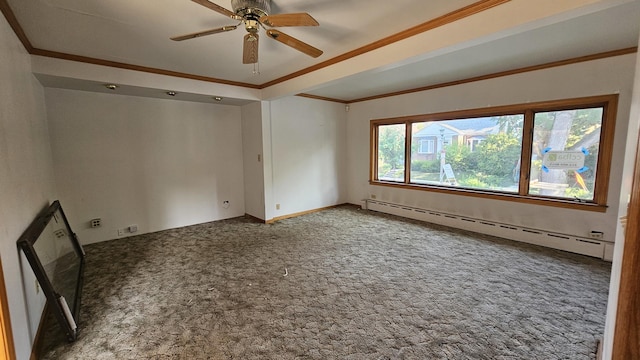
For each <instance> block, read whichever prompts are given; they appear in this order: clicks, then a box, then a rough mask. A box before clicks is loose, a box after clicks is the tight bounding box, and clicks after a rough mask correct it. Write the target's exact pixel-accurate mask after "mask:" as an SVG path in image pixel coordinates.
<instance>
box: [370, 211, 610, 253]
mask: <svg viewBox="0 0 640 360" xmlns="http://www.w3.org/2000/svg"><path fill="white" fill-rule="evenodd" d="M362 207H363V208H364V209H368V210H372V211H378V212H382V213H386V214H391V215H397V216H402V217H406V218H410V219H414V220H421V221H426V222H430V223H434V224H440V225H445V226H450V227H453V228H457V229H462V230H468V231H473V232H477V233H481V234H487V235H493V236H497V237H501V238H505V239H509V240H516V241H522V242H525V243H529V244H535V245H540V246H546V247H550V248H554V249H558V250H564V251H569V252H573V253H577V254H582V255H587V256H592V257H597V258H601V259H604V260H608V261H611V259H612V257H613V243H610V242H607V241H599V240H594V239H590V238H587V237H580V236H575V235H568V234H559V233H553V232H549V231H546V230H541V229H532V228H526V227H521V226H517V225H513V224H503V223H498V222H493V221H487V220H483V219H474V218H470V217H465V216H459V215H453V214H448V213H443V212H438V211H432V210H428V209H421V208H415V207H409V206H405V205H400V204H394V203H389V202H384V201H379V200H372V199H367V200H363V204H362Z"/></svg>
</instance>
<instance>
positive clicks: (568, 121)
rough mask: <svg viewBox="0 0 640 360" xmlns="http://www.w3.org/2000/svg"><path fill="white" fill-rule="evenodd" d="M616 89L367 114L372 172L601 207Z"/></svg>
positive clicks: (469, 191)
mask: <svg viewBox="0 0 640 360" xmlns="http://www.w3.org/2000/svg"><path fill="white" fill-rule="evenodd" d="M616 107H617V96H616V95H611V96H598V97H590V98H580V99H570V100H561V101H549V102H542V103H534V104H532V103H529V104H523V105H511V106H502V107H494V108H485V109H477V110H465V111H458V112H451V113H439V114H428V115H419V116H411V117H407V118H397V119H380V120H372V121H371V134H372V137H371V139H372V141H371V144H372V146H371V158H372V161H371V168H372V169H371V179H370V182H371V183H372V184H374V185H388V186H400V187H410V188H414V189H423V190H427V191H441V192H442V191H444V192H457V193H460V194H465V195H470V196H482V197H491V198H501V199H506V200H513V201H526V202H534V203H542V204H548V205H557V206H564V207H578V208H584V209H591V210H596V211H604V209H605V208H606V195H607V186H608V184H607V183H608V177H609V169H610V166H609V164H610V162H611V147H612V144H613V130H614V127H615V111H616Z"/></svg>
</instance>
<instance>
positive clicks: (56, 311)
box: [18, 200, 85, 341]
mask: <svg viewBox="0 0 640 360" xmlns="http://www.w3.org/2000/svg"><path fill="white" fill-rule="evenodd" d="M18 246H19V247H20V249H21V250H22V251H23V252H24V254H25V257H26V258H27V260H28V261H29V265H31V268H32V269H33V272H34V274H35V275H36V278H37V279H38V282H39V283H40V287H41V288H42V290H43V292H44V294H45V296H46V297H47V304H48V305H49V308H50V309H51V311H52V312H53V315H54V316H55V318H56V319H57V321H58V323H59V324H60V327H61V329H62V331H63V332H64V333H65V335H66V337H67V340H69V341H74V340H75V339H76V337H77V333H78V320H79V314H80V295H81V291H82V276H83V271H84V262H85V253H84V250H83V249H82V246H81V245H80V243H79V242H78V238H77V236H76V234H75V233H74V232H73V231H72V230H71V227H70V226H69V222H68V221H67V218H66V216H65V214H64V211H63V210H62V206H61V205H60V202H59V201H58V200H56V201H54V202H53V204H51V206H49V208H48V209H46V210H45V211H44V212H43V213H42V214H41V215H39V216H38V217H36V219H34V221H33V222H32V223H31V225H30V226H29V227H28V228H27V230H26V231H25V232H24V233H23V234H22V236H21V237H20V239H18Z"/></svg>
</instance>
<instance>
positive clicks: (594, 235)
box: [589, 230, 604, 240]
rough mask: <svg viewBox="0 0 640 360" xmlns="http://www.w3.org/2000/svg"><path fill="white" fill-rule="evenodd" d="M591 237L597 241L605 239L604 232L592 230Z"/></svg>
mask: <svg viewBox="0 0 640 360" xmlns="http://www.w3.org/2000/svg"><path fill="white" fill-rule="evenodd" d="M589 237H590V238H592V239H596V240H602V239H603V238H604V233H603V232H602V231H595V230H592V231H591V232H590V233H589Z"/></svg>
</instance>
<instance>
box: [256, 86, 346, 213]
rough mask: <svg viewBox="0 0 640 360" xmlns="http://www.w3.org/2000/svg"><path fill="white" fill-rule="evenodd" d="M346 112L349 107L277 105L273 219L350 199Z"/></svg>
mask: <svg viewBox="0 0 640 360" xmlns="http://www.w3.org/2000/svg"><path fill="white" fill-rule="evenodd" d="M346 114H347V113H346V111H345V106H344V105H343V104H337V103H332V102H327V101H321V100H313V99H308V98H303V97H296V96H292V97H286V98H282V99H278V100H274V101H271V137H270V138H271V159H272V179H273V184H272V191H273V200H272V203H271V204H269V202H267V207H268V213H269V215H270V214H273V216H271V217H280V216H286V215H289V214H295V213H298V212H303V211H307V210H314V209H318V208H322V207H327V206H332V205H337V204H342V203H344V202H346V201H347V192H346V176H345V172H346V146H345V144H346V140H347V137H346ZM276 204H280V209H279V210H276V206H275V205H276ZM269 209H271V211H272V212H270V210H269Z"/></svg>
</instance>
